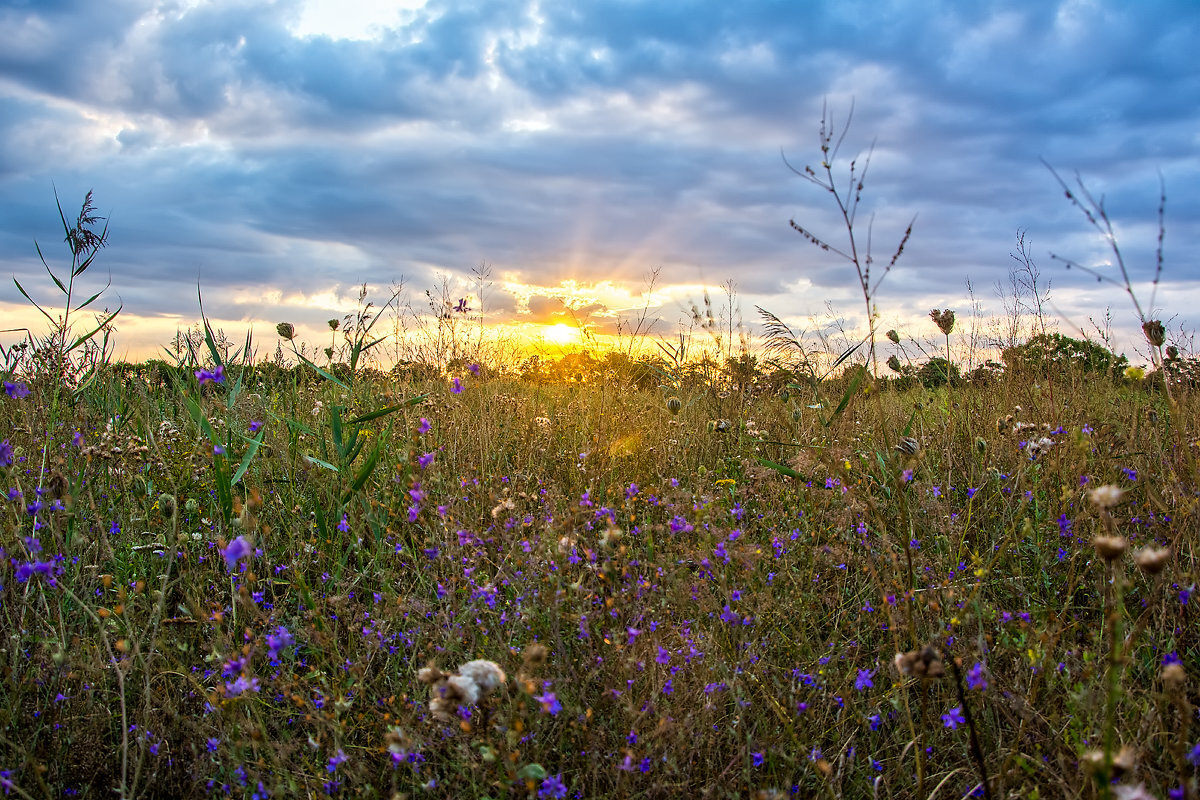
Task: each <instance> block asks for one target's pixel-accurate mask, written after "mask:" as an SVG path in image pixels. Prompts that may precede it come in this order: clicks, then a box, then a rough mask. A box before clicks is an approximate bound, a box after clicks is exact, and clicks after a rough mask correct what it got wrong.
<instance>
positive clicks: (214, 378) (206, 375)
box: [196, 364, 225, 386]
mask: <svg viewBox="0 0 1200 800" xmlns="http://www.w3.org/2000/svg"><path fill="white" fill-rule="evenodd" d="M196 380H198V381H199V382H200V385H201V386H203V385H204V384H206V383H224V382H225V365H224V364H217V368H216V369H214V370H213V371H212V372H209V371H208V370H206V369H198V370H196Z"/></svg>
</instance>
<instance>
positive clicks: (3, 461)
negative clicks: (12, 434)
mask: <svg viewBox="0 0 1200 800" xmlns="http://www.w3.org/2000/svg"><path fill="white" fill-rule="evenodd" d="M12 463H13V449H12V445H11V444H9V443H8V439H5V440H4V441H2V442H0V467H11V466H12Z"/></svg>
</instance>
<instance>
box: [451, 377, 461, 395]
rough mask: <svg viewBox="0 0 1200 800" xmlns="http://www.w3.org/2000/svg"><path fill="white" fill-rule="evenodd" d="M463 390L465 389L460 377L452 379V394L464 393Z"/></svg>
mask: <svg viewBox="0 0 1200 800" xmlns="http://www.w3.org/2000/svg"><path fill="white" fill-rule="evenodd" d="M462 390H463V385H462V381H460V380H459V379H458V378H455V379H454V380H452V381H450V393H451V394H462Z"/></svg>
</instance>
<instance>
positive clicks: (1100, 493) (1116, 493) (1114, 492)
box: [1088, 483, 1125, 508]
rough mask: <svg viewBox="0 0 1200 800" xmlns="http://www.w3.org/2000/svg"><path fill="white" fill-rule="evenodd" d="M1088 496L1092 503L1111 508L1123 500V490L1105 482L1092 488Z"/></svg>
mask: <svg viewBox="0 0 1200 800" xmlns="http://www.w3.org/2000/svg"><path fill="white" fill-rule="evenodd" d="M1088 497H1089V498H1090V499H1091V501H1092V503H1093V504H1094V505H1096V506H1099V507H1100V508H1112V507H1113V506H1115V505H1118V504H1120V503H1121V502H1123V501H1124V500H1125V490H1124V489H1122V488H1121V487H1120V486H1116V485H1114V484H1111V483H1106V484H1104V485H1103V486H1097V487H1096V488H1095V489H1092V491H1091V494H1089V495H1088Z"/></svg>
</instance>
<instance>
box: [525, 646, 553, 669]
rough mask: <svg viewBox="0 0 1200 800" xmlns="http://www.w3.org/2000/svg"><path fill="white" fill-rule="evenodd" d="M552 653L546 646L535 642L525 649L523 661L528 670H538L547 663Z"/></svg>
mask: <svg viewBox="0 0 1200 800" xmlns="http://www.w3.org/2000/svg"><path fill="white" fill-rule="evenodd" d="M549 654H550V651H549V650H547V649H546V645H544V644H542V643H540V642H534V643H533V644H531V645H529V646H528V647H526V648H525V653H524V655H523V656H522V661H523V662H524V664H525V667H526V669H537V668H538V667H540V666H542V665H543V664H545V663H546V659H547V658H548V657H549Z"/></svg>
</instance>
